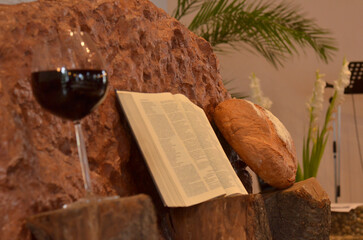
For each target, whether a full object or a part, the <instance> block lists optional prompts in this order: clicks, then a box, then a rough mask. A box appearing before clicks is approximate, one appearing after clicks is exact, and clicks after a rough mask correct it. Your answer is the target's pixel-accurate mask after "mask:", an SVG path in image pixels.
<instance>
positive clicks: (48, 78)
mask: <svg viewBox="0 0 363 240" xmlns="http://www.w3.org/2000/svg"><path fill="white" fill-rule="evenodd" d="M31 79H32V82H31V84H32V89H33V95H34V97H35V98H36V100H37V102H38V103H39V104H40V105H41V106H42V107H43V108H44V109H46V110H48V111H49V112H51V113H52V114H54V115H57V116H59V117H61V118H65V119H69V120H72V121H76V120H80V119H82V118H83V117H85V116H87V115H88V114H89V113H91V111H92V110H93V109H95V108H96V107H97V106H98V104H99V103H100V102H101V100H102V99H103V98H104V97H105V95H106V91H107V83H108V82H107V73H106V71H104V70H94V69H92V70H86V69H72V70H67V69H65V68H62V69H58V70H50V71H39V72H33V73H32V75H31Z"/></svg>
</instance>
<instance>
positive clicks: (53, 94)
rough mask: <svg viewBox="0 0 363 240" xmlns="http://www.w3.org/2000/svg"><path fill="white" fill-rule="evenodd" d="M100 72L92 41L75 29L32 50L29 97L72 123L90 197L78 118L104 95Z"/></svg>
mask: <svg viewBox="0 0 363 240" xmlns="http://www.w3.org/2000/svg"><path fill="white" fill-rule="evenodd" d="M62 26H63V25H62ZM104 69H105V68H104V64H103V60H102V57H101V55H100V54H99V52H98V49H97V47H96V45H95V44H94V42H93V39H92V38H91V36H90V35H89V34H87V33H85V32H82V31H80V30H79V29H67V28H66V29H61V28H59V29H57V34H55V35H49V36H48V37H47V39H44V40H43V41H40V42H39V43H38V44H37V45H36V46H34V49H33V53H32V74H31V86H32V91H33V95H34V97H35V99H36V100H37V102H38V103H39V104H40V105H41V106H42V107H43V108H44V109H45V110H47V111H49V112H50V113H52V114H54V115H56V116H58V117H61V118H64V119H67V120H71V121H73V123H74V126H75V132H76V140H77V148H78V155H79V159H80V163H81V169H82V176H83V180H84V187H85V190H86V194H87V197H90V196H93V192H92V185H91V179H90V174H89V165H88V159H87V152H86V148H85V144H84V137H83V134H82V128H81V119H83V118H84V117H86V116H87V115H88V114H90V113H91V112H92V111H93V110H94V109H95V108H96V107H97V106H98V105H99V104H100V103H101V102H102V100H103V99H104V98H105V96H106V94H107V85H108V81H107V80H108V79H107V73H106V71H105V70H104Z"/></svg>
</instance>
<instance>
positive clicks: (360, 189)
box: [168, 0, 363, 202]
mask: <svg viewBox="0 0 363 240" xmlns="http://www.w3.org/2000/svg"><path fill="white" fill-rule="evenodd" d="M289 1H291V2H292V3H293V4H298V5H300V6H301V9H302V12H305V13H306V16H308V17H310V18H313V19H315V20H316V22H317V23H318V24H319V26H320V27H324V28H327V29H330V30H331V32H332V36H333V37H334V38H335V39H336V40H337V42H338V47H339V50H338V52H337V53H336V54H335V56H334V58H333V59H332V61H330V62H329V63H328V64H325V63H323V62H322V61H320V60H319V59H318V58H317V57H316V55H315V54H314V53H313V51H311V50H306V51H305V53H304V52H302V53H301V54H300V56H295V57H294V58H292V59H291V60H290V61H288V62H287V63H286V64H285V67H284V68H280V69H275V68H274V67H272V66H271V65H270V64H269V63H267V62H266V61H265V60H264V59H263V58H262V57H258V56H255V55H253V54H251V53H249V52H247V51H242V52H236V53H233V54H225V55H221V54H218V58H219V60H220V65H221V74H222V76H223V78H224V79H235V81H234V87H237V88H238V90H239V91H240V92H245V93H246V94H249V80H248V75H249V74H250V73H251V72H255V73H256V75H257V76H258V77H259V78H260V79H261V84H262V90H263V91H264V93H265V95H266V96H268V97H269V98H270V99H271V100H272V101H273V105H272V109H271V111H272V112H273V113H274V114H275V115H276V116H277V117H278V118H279V119H280V120H281V121H282V122H283V123H284V124H285V126H286V127H287V129H288V130H289V131H290V133H291V135H292V137H293V139H294V142H295V145H296V149H297V154H298V159H299V161H302V143H303V136H304V134H305V132H306V128H307V122H308V120H307V111H306V107H305V106H306V102H307V99H308V97H309V96H310V95H311V91H312V87H313V83H314V80H315V71H316V70H317V69H319V70H320V72H321V73H325V74H326V77H325V80H326V81H327V82H330V83H332V82H333V80H335V79H337V77H338V74H339V71H340V68H341V63H342V60H343V57H344V56H346V57H347V59H348V60H349V61H363V25H362V24H363V17H362V11H363V1H361V0H318V1H316V0H294V1H293V0H289ZM176 3H177V1H176V0H168V12H169V13H171V12H172V11H173V9H174V8H175V6H176ZM187 21H188V20H187ZM182 22H183V20H182ZM332 93H333V90H332V89H326V91H325V109H326V107H327V102H328V100H329V98H330V97H331V95H332ZM354 98H355V103H356V110H357V115H358V116H357V121H358V129H359V135H360V138H361V139H360V140H361V145H363V94H361V95H355V96H354ZM325 109H324V115H325ZM341 118H342V123H341V124H342V129H341V197H340V198H339V199H338V202H363V169H362V168H363V166H362V165H361V163H360V159H359V154H358V144H357V140H356V136H355V127H354V118H353V108H352V99H351V95H347V96H346V101H345V102H344V103H343V105H342V114H341ZM332 138H333V132H332V131H331V132H330V138H329V141H328V143H327V146H326V150H325V154H324V157H323V159H322V162H321V165H320V169H319V172H318V176H317V178H318V180H319V182H320V183H321V185H322V186H323V188H324V189H325V190H326V191H327V193H328V194H329V196H330V199H331V201H332V202H334V196H335V193H334V164H333V154H332ZM360 147H363V146H360Z"/></svg>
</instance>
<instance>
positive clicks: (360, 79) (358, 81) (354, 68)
mask: <svg viewBox="0 0 363 240" xmlns="http://www.w3.org/2000/svg"><path fill="white" fill-rule="evenodd" d="M348 69H349V71H350V72H351V75H350V83H349V85H348V86H347V87H346V88H345V89H344V94H362V93H363V62H350V63H349V65H348ZM337 115H338V116H337V125H338V126H337V128H338V130H336V126H335V122H334V123H333V129H334V139H333V155H334V164H335V166H334V170H335V202H338V197H340V123H341V119H340V116H341V109H340V106H339V107H338V113H337ZM359 147H360V146H359Z"/></svg>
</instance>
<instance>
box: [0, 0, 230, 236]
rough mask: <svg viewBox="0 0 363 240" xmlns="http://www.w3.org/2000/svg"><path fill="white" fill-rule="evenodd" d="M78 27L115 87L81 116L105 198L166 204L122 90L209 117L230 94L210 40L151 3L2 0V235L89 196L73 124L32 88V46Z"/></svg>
mask: <svg viewBox="0 0 363 240" xmlns="http://www.w3.org/2000/svg"><path fill="white" fill-rule="evenodd" d="M77 25H78V26H80V28H81V29H82V30H83V31H87V32H89V33H90V35H91V37H92V38H93V39H94V41H95V43H96V45H97V46H98V48H99V49H100V52H101V54H102V55H103V57H104V59H105V62H106V64H107V67H106V70H107V72H108V74H109V81H110V91H109V94H108V96H107V98H106V99H105V101H104V102H103V104H102V105H100V106H99V108H98V109H97V110H95V111H94V112H93V113H92V114H91V115H90V116H88V117H86V118H85V119H84V120H83V130H84V135H85V138H86V145H87V150H88V157H89V162H90V168H91V178H92V182H93V185H94V189H95V192H96V193H97V194H99V195H103V196H105V195H113V194H118V195H121V196H129V195H133V194H136V193H147V194H149V195H151V196H152V198H153V201H154V204H156V207H157V208H158V213H159V214H160V212H161V210H160V209H162V204H161V201H160V198H159V196H158V193H157V191H156V189H155V186H154V184H153V182H152V180H151V177H150V175H149V173H148V171H147V168H146V166H145V163H144V161H143V158H142V155H141V153H140V151H139V149H138V147H137V145H136V143H135V141H134V139H133V137H132V133H131V132H130V129H129V127H128V126H127V124H126V121H125V118H124V116H123V115H121V114H119V112H118V111H117V107H118V104H117V102H116V98H115V93H114V90H115V89H120V90H132V91H141V92H163V91H170V92H172V93H183V94H185V95H186V96H187V97H188V98H190V99H191V100H192V101H193V102H194V103H196V104H198V105H199V106H201V107H202V108H203V109H204V110H205V111H206V113H207V115H208V117H209V118H210V119H211V114H212V111H213V110H214V108H215V106H216V105H217V104H218V103H219V102H221V101H223V100H225V99H228V98H230V96H229V95H228V93H227V91H226V90H225V88H224V87H223V84H222V82H221V76H220V74H219V66H218V61H217V59H216V56H215V55H214V53H213V51H212V48H211V46H210V44H209V43H207V42H206V41H205V40H204V39H201V38H199V37H197V36H196V35H194V34H193V33H191V32H190V31H189V30H188V29H187V28H186V27H184V26H183V25H181V24H180V23H179V22H178V21H177V20H175V19H174V18H171V17H169V16H168V15H167V14H166V13H165V12H164V11H163V10H161V9H158V8H156V7H155V6H154V5H153V4H151V3H150V2H149V1H147V0H99V1H90V0H78V1H70V0H63V1H54V0H41V1H37V2H31V3H24V4H19V5H12V6H8V5H0V33H1V34H0V216H1V218H0V229H1V230H0V239H29V238H30V236H29V232H28V231H27V230H26V228H25V227H24V224H23V223H24V219H25V217H27V216H30V215H33V214H35V213H39V212H43V211H47V210H53V209H58V208H60V207H61V206H62V205H63V204H66V203H70V202H73V201H75V200H76V199H79V198H81V197H83V196H84V189H83V182H82V177H81V172H80V165H79V162H78V161H79V160H78V155H77V148H76V141H75V135H74V130H73V125H72V123H71V122H68V121H64V120H62V119H60V118H58V117H55V116H53V115H51V114H49V113H48V112H46V111H44V110H43V109H42V108H41V107H40V106H39V105H38V104H37V103H36V101H35V99H34V97H33V95H32V93H31V88H30V73H31V59H32V49H34V47H35V46H36V45H37V43H38V42H40V41H45V40H49V39H51V38H56V37H57V34H58V33H57V29H60V28H67V27H75V26H77Z"/></svg>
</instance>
